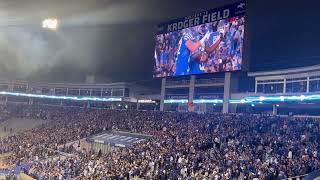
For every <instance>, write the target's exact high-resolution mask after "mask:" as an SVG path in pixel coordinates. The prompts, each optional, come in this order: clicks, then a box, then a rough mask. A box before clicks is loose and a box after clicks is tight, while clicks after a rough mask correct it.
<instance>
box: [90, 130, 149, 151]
mask: <svg viewBox="0 0 320 180" xmlns="http://www.w3.org/2000/svg"><path fill="white" fill-rule="evenodd" d="M150 138H152V136H151V135H145V134H137V133H129V132H123V131H110V132H106V133H104V134H100V135H96V136H93V137H91V138H88V139H87V141H89V142H94V143H100V144H106V145H110V146H116V147H130V146H133V145H134V144H136V143H140V142H143V141H146V140H148V139H150Z"/></svg>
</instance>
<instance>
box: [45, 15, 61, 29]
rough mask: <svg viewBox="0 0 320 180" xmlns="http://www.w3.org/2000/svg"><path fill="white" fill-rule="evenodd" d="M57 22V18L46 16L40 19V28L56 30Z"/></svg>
mask: <svg viewBox="0 0 320 180" xmlns="http://www.w3.org/2000/svg"><path fill="white" fill-rule="evenodd" d="M58 25H59V22H58V20H57V19H54V18H48V19H45V20H43V21H42V28H44V29H51V30H56V29H57V28H58Z"/></svg>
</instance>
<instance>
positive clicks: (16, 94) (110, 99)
mask: <svg viewBox="0 0 320 180" xmlns="http://www.w3.org/2000/svg"><path fill="white" fill-rule="evenodd" d="M0 95H10V96H21V97H33V98H46V99H65V100H76V101H105V102H112V101H121V98H98V97H77V96H54V95H40V94H27V93H14V92H5V91H0Z"/></svg>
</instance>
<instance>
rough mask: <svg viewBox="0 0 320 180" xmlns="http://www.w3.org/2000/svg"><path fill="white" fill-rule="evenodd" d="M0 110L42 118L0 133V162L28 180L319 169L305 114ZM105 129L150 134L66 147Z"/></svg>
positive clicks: (315, 133) (314, 123)
mask: <svg viewBox="0 0 320 180" xmlns="http://www.w3.org/2000/svg"><path fill="white" fill-rule="evenodd" d="M1 108H2V109H3V110H5V111H8V112H10V113H7V114H9V115H10V118H17V117H18V118H31V119H43V120H46V121H47V123H45V124H42V125H39V126H37V127H35V128H33V129H31V130H26V131H24V132H21V133H18V134H14V135H11V136H7V137H3V138H1V139H0V153H1V154H3V153H8V152H11V153H12V155H11V156H9V157H8V158H7V159H6V160H5V162H6V163H7V164H10V165H12V166H13V167H20V168H22V170H23V172H25V173H26V174H29V175H30V176H32V177H34V178H36V179H49V178H51V179H52V178H53V179H67V178H76V179H110V178H111V179H129V178H132V177H140V178H145V179H177V178H183V179H192V178H196V179H203V178H207V179H221V178H224V179H232V178H240V179H255V178H259V179H276V178H281V179H283V178H288V177H294V176H299V175H305V174H308V173H310V172H313V171H315V170H319V168H320V159H319V155H318V153H319V150H320V145H319V142H320V135H319V130H320V121H318V120H315V119H311V118H309V119H308V118H299V119H294V118H290V117H275V116H260V115H259V116H257V115H249V114H243V115H232V114H203V115H199V114H195V113H176V112H174V113H173V112H157V111H118V110H105V109H104V110H103V109H88V108H76V107H54V106H45V105H22V104H7V105H3V106H2V107H1ZM5 111H2V112H5ZM7 114H6V115H7ZM1 116H2V114H1ZM110 130H121V131H126V132H135V133H142V134H149V135H152V136H153V137H152V138H151V139H150V140H147V141H145V142H141V143H138V144H135V145H134V146H132V147H126V148H117V149H114V150H113V151H110V152H107V153H105V154H101V153H94V152H93V151H90V150H85V149H81V148H76V149H75V148H72V147H67V146H66V144H67V143H68V142H73V141H78V140H80V139H83V138H87V137H91V136H93V135H96V134H99V133H103V132H107V131H110ZM79 147H80V143H79ZM59 152H64V153H68V154H71V156H63V157H62V156H59ZM26 164H27V165H26ZM15 170H16V171H17V169H15Z"/></svg>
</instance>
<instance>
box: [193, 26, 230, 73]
mask: <svg viewBox="0 0 320 180" xmlns="http://www.w3.org/2000/svg"><path fill="white" fill-rule="evenodd" d="M208 33H209V38H208V39H207V40H206V42H205V45H204V46H200V47H199V48H198V49H197V50H195V51H194V52H192V53H191V58H190V61H189V73H190V74H202V73H206V72H207V70H206V66H205V63H206V62H207V61H208V59H209V55H210V54H211V53H213V52H214V51H215V50H216V49H217V48H218V47H219V45H220V42H221V41H222V39H223V36H224V30H223V29H219V30H218V31H217V32H212V33H210V32H207V34H208Z"/></svg>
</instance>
